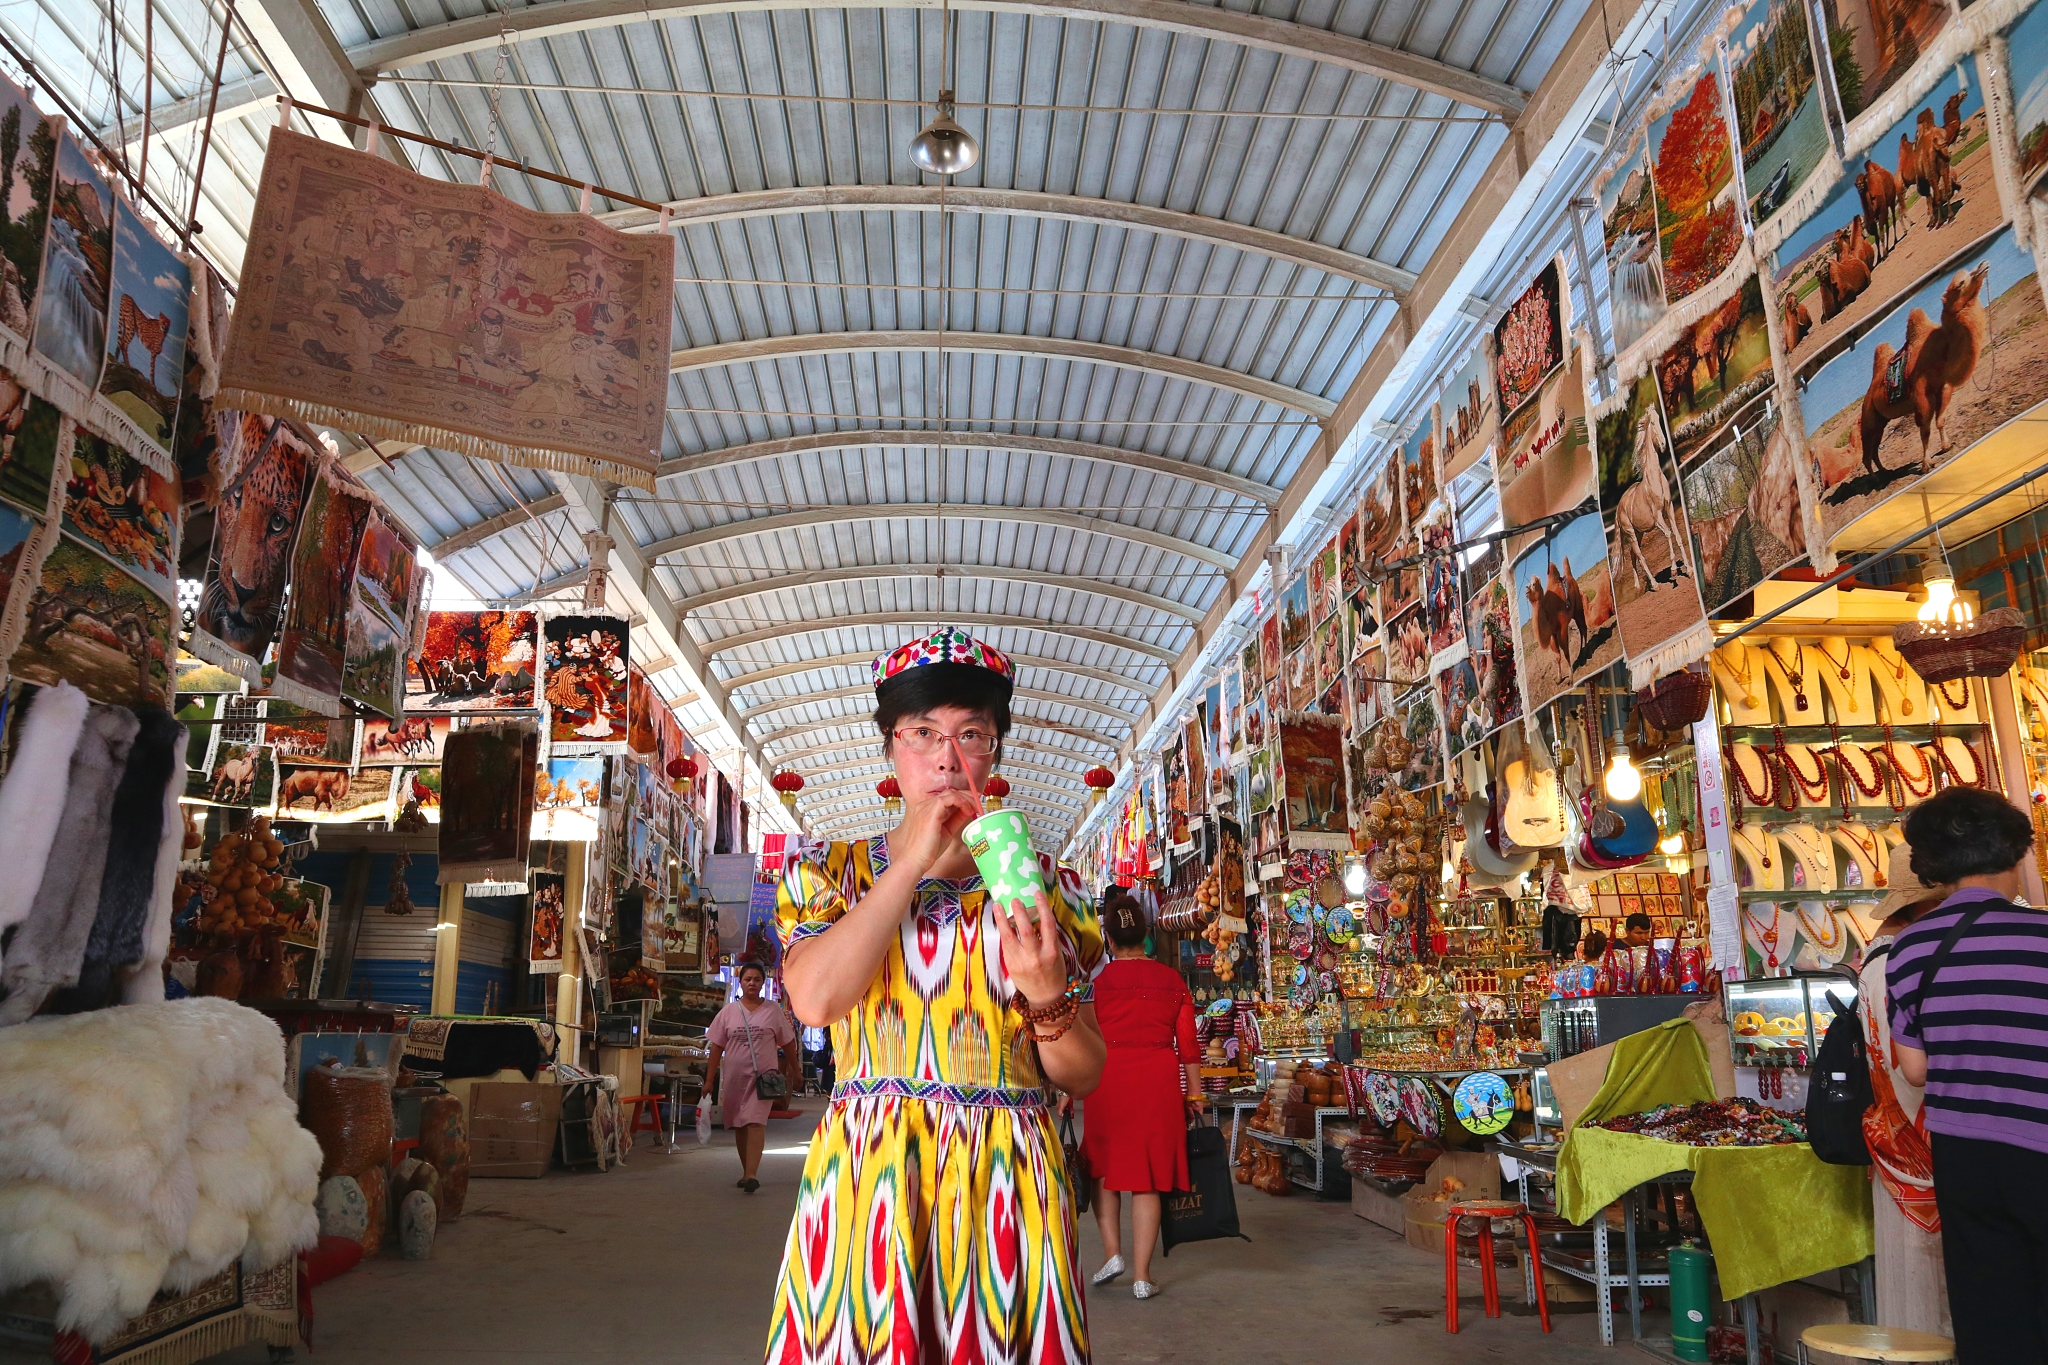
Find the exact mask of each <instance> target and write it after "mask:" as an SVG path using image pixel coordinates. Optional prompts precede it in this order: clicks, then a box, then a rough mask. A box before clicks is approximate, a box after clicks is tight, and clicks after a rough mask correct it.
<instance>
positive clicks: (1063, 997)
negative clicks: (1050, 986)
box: [1010, 976, 1083, 1024]
mask: <svg viewBox="0 0 2048 1365" xmlns="http://www.w3.org/2000/svg"><path fill="white" fill-rule="evenodd" d="M1082 984H1083V983H1082V981H1081V978H1080V977H1078V976H1070V977H1068V978H1067V988H1066V989H1065V990H1064V991H1061V992H1060V993H1059V994H1058V995H1056V996H1054V997H1053V1001H1052V1003H1051V1004H1050V1005H1040V1006H1038V1007H1037V1008H1036V1009H1033V1008H1032V1007H1031V1006H1029V1005H1027V1004H1025V1003H1024V997H1023V996H1022V995H1013V996H1011V997H1010V1003H1012V1004H1014V1005H1015V1006H1016V1007H1017V1012H1018V1013H1019V1014H1021V1015H1023V1016H1024V1021H1025V1022H1026V1023H1031V1024H1036V1023H1042V1022H1044V1021H1046V1020H1048V1019H1051V1018H1052V1017H1053V1016H1055V1015H1057V1014H1058V1013H1059V1012H1060V1011H1061V1010H1063V1009H1065V1008H1066V1007H1067V1006H1068V1005H1070V1004H1078V1003H1079V1001H1080V996H1081V987H1082Z"/></svg>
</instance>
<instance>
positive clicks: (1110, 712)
mask: <svg viewBox="0 0 2048 1365" xmlns="http://www.w3.org/2000/svg"><path fill="white" fill-rule="evenodd" d="M874 695H875V689H874V688H872V687H867V686H864V685H863V686H856V687H835V688H832V689H830V690H829V691H825V692H808V693H805V694H804V695H803V696H801V697H781V698H778V699H776V700H775V701H772V702H769V703H768V704H767V705H766V706H751V707H748V708H747V709H746V710H744V711H742V712H740V719H741V720H744V721H746V722H747V723H748V724H749V725H751V724H753V723H754V721H755V719H756V718H757V717H760V716H765V715H767V714H768V713H770V712H771V711H789V710H794V709H795V708H796V707H799V706H809V705H810V704H811V703H813V702H823V701H845V700H848V699H850V698H853V697H866V698H868V699H869V700H870V701H872V700H873V699H874ZM1013 695H1015V696H1018V697H1023V698H1025V699H1026V700H1029V701H1043V702H1052V703H1055V704H1057V705H1060V706H1076V707H1079V708H1080V709H1081V710H1083V711H1093V712H1095V713H1097V714H1098V715H1104V716H1108V717H1109V718H1110V719H1112V720H1120V721H1122V722H1123V723H1124V724H1126V725H1129V724H1130V723H1132V722H1133V721H1135V720H1136V719H1137V717H1135V716H1133V715H1132V714H1131V713H1130V712H1128V711H1119V710H1117V709H1116V708H1115V707H1111V706H1104V705H1103V704H1102V703H1101V702H1099V701H1089V700H1087V699H1086V698H1083V697H1069V696H1067V695H1065V694H1064V693H1060V692H1040V691H1038V690H1037V689H1035V688H1030V687H1019V688H1017V689H1016V691H1015V692H1014V694H1013ZM852 714H858V713H852Z"/></svg>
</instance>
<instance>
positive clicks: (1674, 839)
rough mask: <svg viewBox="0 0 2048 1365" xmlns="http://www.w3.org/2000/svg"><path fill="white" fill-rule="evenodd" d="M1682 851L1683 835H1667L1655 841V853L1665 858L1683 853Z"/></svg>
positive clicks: (1683, 847)
mask: <svg viewBox="0 0 2048 1365" xmlns="http://www.w3.org/2000/svg"><path fill="white" fill-rule="evenodd" d="M1684 849H1685V835H1684V834H1683V833H1672V834H1667V835H1665V836H1664V837H1663V838H1662V839H1659V840H1658V841H1657V851H1658V852H1659V853H1662V854H1663V855H1664V856H1666V857H1667V858H1668V857H1670V856H1671V855H1672V854H1674V853H1679V852H1682V851H1684Z"/></svg>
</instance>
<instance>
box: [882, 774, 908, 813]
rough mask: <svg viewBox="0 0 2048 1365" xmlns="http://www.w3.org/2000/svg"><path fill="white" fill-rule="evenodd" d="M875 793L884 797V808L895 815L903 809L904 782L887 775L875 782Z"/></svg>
mask: <svg viewBox="0 0 2048 1365" xmlns="http://www.w3.org/2000/svg"><path fill="white" fill-rule="evenodd" d="M875 795H877V796H879V797H881V798H882V809H883V810H885V811H887V812H888V813H889V814H891V815H894V814H896V812H898V811H900V810H902V809H903V784H902V783H901V782H898V781H897V780H896V779H895V778H893V777H885V778H883V779H882V780H881V781H880V782H877V783H876V784H875Z"/></svg>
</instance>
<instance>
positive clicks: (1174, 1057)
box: [1081, 892, 1202, 1299]
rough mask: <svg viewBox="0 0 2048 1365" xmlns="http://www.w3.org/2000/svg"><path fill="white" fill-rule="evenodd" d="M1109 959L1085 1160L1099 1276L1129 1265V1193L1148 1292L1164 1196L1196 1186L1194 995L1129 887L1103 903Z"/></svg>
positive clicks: (1100, 992) (1098, 997)
mask: <svg viewBox="0 0 2048 1365" xmlns="http://www.w3.org/2000/svg"><path fill="white" fill-rule="evenodd" d="M1102 928H1103V933H1104V935H1105V936H1106V937H1107V938H1108V940H1109V945H1110V957H1111V959H1112V960H1111V961H1110V962H1109V963H1107V964H1106V965H1105V966H1104V967H1103V969H1102V971H1101V973H1100V974H1099V975H1098V976H1097V977H1096V978H1095V1017H1096V1019H1097V1020H1098V1021H1099V1022H1100V1024H1101V1026H1102V1037H1103V1041H1104V1042H1106V1043H1107V1044H1108V1045H1109V1061H1108V1063H1107V1064H1106V1065H1105V1066H1104V1067H1103V1069H1102V1083H1101V1084H1100V1085H1098V1086H1097V1087H1096V1088H1095V1091H1094V1093H1092V1094H1091V1095H1089V1096H1088V1099H1087V1101H1086V1102H1085V1106H1084V1109H1083V1117H1084V1119H1085V1121H1086V1127H1085V1129H1084V1131H1083V1133H1082V1137H1081V1157H1082V1160H1083V1161H1084V1162H1085V1163H1086V1164H1087V1167H1088V1174H1089V1176H1090V1177H1091V1178H1092V1179H1093V1180H1094V1181H1095V1200H1094V1202H1095V1225H1096V1226H1097V1227H1098V1228H1100V1229H1101V1230H1102V1247H1103V1250H1105V1251H1107V1252H1108V1253H1109V1259H1108V1260H1106V1261H1104V1262H1103V1263H1102V1269H1100V1270H1098V1271H1096V1272H1095V1275H1094V1278H1093V1281H1092V1283H1095V1284H1107V1283H1109V1282H1110V1281H1111V1280H1113V1279H1115V1278H1116V1277H1117V1276H1119V1275H1121V1274H1123V1272H1124V1268H1125V1267H1124V1258H1123V1250H1122V1247H1123V1229H1122V1226H1121V1218H1122V1213H1123V1209H1122V1204H1123V1201H1122V1199H1120V1198H1119V1197H1118V1196H1119V1195H1120V1194H1122V1193H1123V1192H1125V1191H1129V1192H1130V1196H1131V1232H1132V1239H1131V1255H1132V1257H1133V1259H1134V1260H1135V1261H1136V1262H1137V1267H1136V1269H1137V1276H1138V1278H1137V1285H1136V1290H1135V1292H1136V1294H1137V1296H1138V1297H1139V1298H1141V1299H1149V1298H1151V1297H1152V1296H1153V1295H1154V1294H1156V1293H1158V1292H1159V1287H1158V1286H1157V1285H1155V1284H1154V1283H1152V1246H1153V1244H1154V1243H1155V1242H1157V1241H1158V1240H1159V1196H1160V1194H1161V1192H1163V1191H1166V1190H1184V1189H1186V1188H1188V1145H1187V1126H1188V1125H1187V1107H1188V1106H1190V1105H1199V1104H1200V1103H1201V1099H1200V1096H1201V1093H1202V1086H1201V1071H1200V1069H1199V1068H1200V1062H1199V1054H1198V1053H1197V1052H1196V1051H1195V1000H1194V997H1193V996H1191V995H1189V994H1188V988H1187V983H1186V982H1184V981H1182V980H1181V979H1180V974H1179V973H1178V972H1176V971H1174V970H1173V969H1172V968H1171V967H1168V966H1167V965H1166V964H1164V963H1162V962H1154V961H1152V960H1151V959H1150V958H1148V957H1146V956H1145V936H1146V934H1147V932H1148V926H1147V925H1146V923H1145V912H1144V910H1143V909H1142V908H1140V906H1139V905H1138V902H1137V901H1136V900H1134V899H1132V898H1131V897H1130V896H1129V895H1128V894H1127V893H1124V892H1112V893H1110V895H1109V897H1108V898H1107V899H1106V900H1105V901H1103V903H1102Z"/></svg>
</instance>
